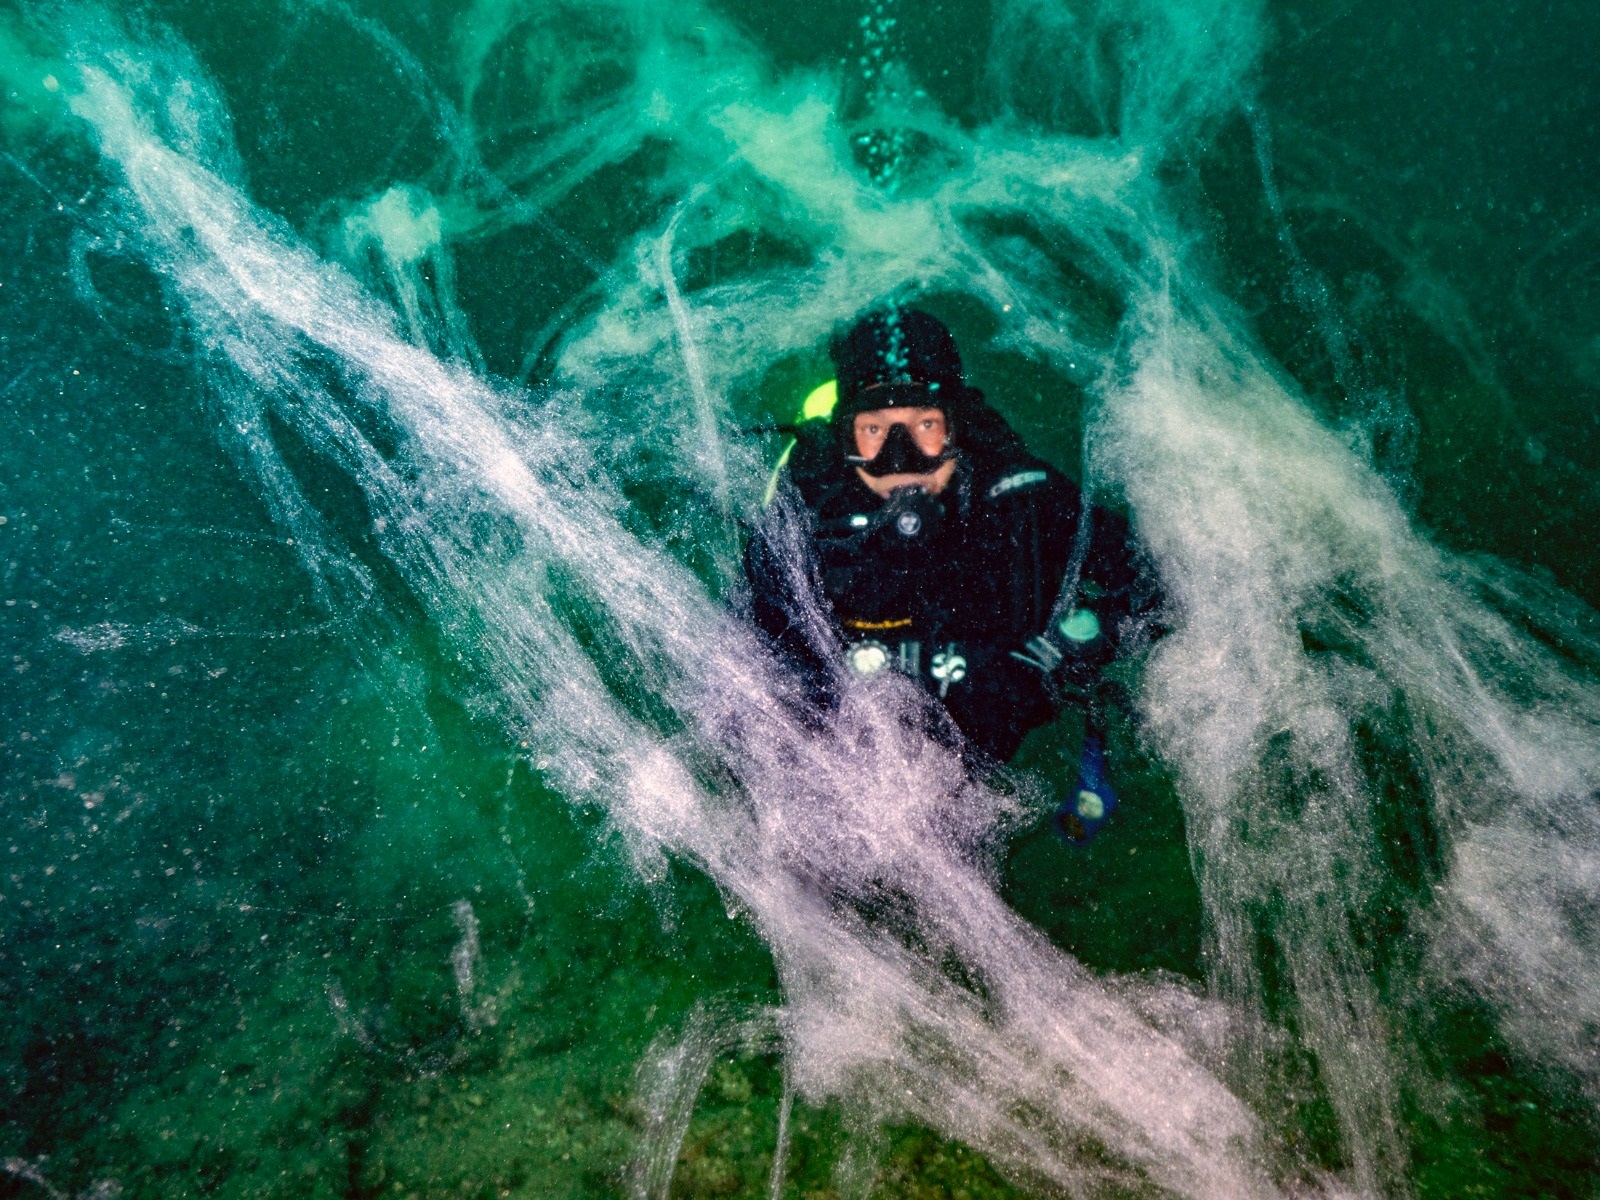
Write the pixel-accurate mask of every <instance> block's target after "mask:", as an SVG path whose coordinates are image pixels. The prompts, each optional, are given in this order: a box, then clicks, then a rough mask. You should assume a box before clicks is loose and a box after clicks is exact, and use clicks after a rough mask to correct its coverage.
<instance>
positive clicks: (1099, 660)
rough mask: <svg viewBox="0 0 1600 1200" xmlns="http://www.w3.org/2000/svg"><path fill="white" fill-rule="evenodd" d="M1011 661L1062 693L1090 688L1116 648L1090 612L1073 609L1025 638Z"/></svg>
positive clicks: (1012, 654) (1086, 609) (1013, 652)
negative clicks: (1024, 666) (1045, 627)
mask: <svg viewBox="0 0 1600 1200" xmlns="http://www.w3.org/2000/svg"><path fill="white" fill-rule="evenodd" d="M1011 657H1012V658H1014V659H1016V660H1017V661H1018V662H1021V663H1024V664H1025V665H1027V666H1029V667H1032V668H1033V669H1034V670H1036V671H1038V672H1039V673H1040V675H1041V676H1043V677H1044V678H1045V680H1046V681H1048V682H1049V683H1050V684H1052V685H1054V686H1055V687H1057V688H1059V689H1062V690H1081V689H1084V688H1089V687H1091V686H1092V685H1093V684H1094V682H1095V677H1096V676H1097V675H1098V674H1099V672H1100V669H1101V668H1102V667H1104V666H1105V665H1106V664H1107V663H1109V662H1110V661H1111V660H1112V659H1113V658H1115V657H1116V646H1115V644H1114V643H1113V642H1112V640H1111V638H1110V636H1109V635H1108V633H1107V632H1106V630H1105V629H1104V628H1102V626H1101V623H1100V618H1099V617H1098V616H1096V615H1095V611H1094V610H1093V609H1092V608H1088V607H1083V608H1074V609H1071V610H1070V611H1068V613H1067V614H1066V615H1065V616H1064V617H1061V618H1060V619H1059V620H1057V621H1055V622H1054V623H1052V624H1051V626H1050V627H1049V628H1047V629H1044V630H1042V631H1041V632H1039V633H1037V634H1035V635H1034V636H1033V637H1031V638H1029V639H1028V641H1027V642H1026V643H1024V644H1023V645H1022V646H1021V647H1020V648H1018V649H1016V650H1013V651H1011Z"/></svg>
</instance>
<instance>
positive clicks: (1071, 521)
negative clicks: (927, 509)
mask: <svg viewBox="0 0 1600 1200" xmlns="http://www.w3.org/2000/svg"><path fill="white" fill-rule="evenodd" d="M836 438H837V435H836V432H835V431H834V430H833V429H832V428H831V427H830V426H829V425H828V423H827V422H825V421H813V422H808V423H807V424H806V425H805V426H802V428H801V431H800V435H799V439H798V441H797V443H796V445H795V448H794V450H793V452H792V453H791V455H790V459H789V463H788V465H787V467H786V468H785V470H784V473H783V474H784V476H785V477H786V480H785V481H784V482H785V483H786V486H783V487H781V488H780V496H779V500H778V502H777V503H775V504H774V505H772V506H771V507H770V508H769V509H768V510H767V512H766V514H765V515H764V517H763V520H762V522H761V523H760V525H759V526H758V527H757V529H756V530H755V534H754V536H753V537H752V538H751V541H750V546H749V549H748V552H747V554H746V570H747V573H748V576H749V581H750V585H751V601H752V603H751V615H752V616H753V618H754V620H755V622H756V623H757V624H758V625H759V626H760V627H761V628H762V629H763V630H764V631H765V632H766V634H767V635H768V637H769V638H770V639H771V640H772V642H773V644H774V645H775V647H776V648H777V650H778V651H779V653H780V654H781V655H783V656H784V657H785V658H787V659H788V660H789V661H790V662H791V663H793V664H794V665H795V666H796V667H797V668H798V669H799V670H800V671H801V672H802V674H803V675H804V676H805V677H806V678H807V680H808V681H809V682H810V683H811V684H812V686H813V688H814V690H815V694H816V695H817V696H818V698H819V699H820V700H821V701H822V702H824V703H826V702H827V700H828V699H829V697H831V695H832V684H831V682H830V681H831V680H833V679H835V678H836V677H837V676H838V674H839V672H840V671H841V669H850V668H855V669H858V670H859V669H860V667H862V666H865V667H867V668H869V669H871V668H874V667H881V668H882V669H888V670H898V671H901V672H903V673H905V674H907V675H910V676H912V677H914V678H916V679H918V680H919V681H920V682H921V683H922V684H923V686H924V687H925V688H927V689H928V690H929V692H930V693H932V694H933V695H934V696H937V697H939V698H940V699H941V700H942V703H943V708H944V711H945V712H947V713H948V714H949V717H950V718H951V720H952V721H953V722H954V724H955V725H956V727H957V728H959V729H960V731H961V733H962V734H963V735H964V736H965V738H966V740H967V743H968V746H969V748H976V749H978V750H980V751H982V752H983V753H984V754H987V755H990V756H992V757H993V758H994V759H998V760H1000V761H1005V760H1007V759H1009V758H1010V757H1011V756H1012V755H1013V754H1015V753H1016V751H1017V748H1018V747H1019V746H1020V745H1021V743H1022V739H1023V738H1024V737H1025V736H1026V735H1027V733H1028V732H1029V731H1030V730H1032V729H1034V728H1035V727H1037V726H1039V725H1042V724H1045V723H1046V722H1048V721H1050V720H1052V719H1053V718H1054V717H1055V715H1056V714H1057V713H1058V712H1059V711H1060V708H1061V706H1062V704H1063V703H1064V702H1065V701H1066V700H1067V699H1068V698H1070V697H1071V696H1073V695H1074V694H1076V695H1078V696H1083V695H1084V694H1085V692H1086V690H1087V689H1088V688H1090V687H1092V684H1093V682H1094V679H1095V676H1096V674H1097V672H1098V669H1099V668H1100V667H1102V666H1103V665H1105V664H1106V663H1107V662H1109V661H1110V660H1111V659H1112V658H1113V657H1114V656H1115V655H1116V653H1117V650H1118V647H1119V645H1121V644H1122V643H1124V642H1125V641H1126V640H1127V639H1128V638H1129V637H1130V636H1132V635H1134V634H1135V633H1136V632H1137V631H1139V630H1141V629H1143V628H1144V627H1145V625H1146V623H1147V619H1148V614H1149V613H1150V612H1151V611H1152V610H1153V608H1154V607H1155V604H1156V589H1155V585H1154V581H1153V576H1152V575H1151V574H1150V573H1149V572H1148V571H1146V570H1143V569H1141V560H1140V557H1139V555H1138V554H1137V553H1136V551H1135V549H1134V547H1133V545H1132V543H1131V538H1130V533H1129V530H1128V525H1127V522H1126V521H1125V520H1123V519H1122V518H1121V517H1119V516H1117V515H1116V514H1114V513H1111V512H1109V511H1106V510H1104V509H1101V508H1099V507H1096V506H1091V507H1090V508H1089V510H1088V527H1087V529H1083V530H1081V531H1080V516H1081V514H1082V511H1083V505H1082V499H1081V495H1080V493H1079V491H1078V488H1077V487H1076V486H1075V485H1074V484H1073V483H1072V482H1071V481H1070V480H1068V479H1067V478H1066V477H1065V476H1063V475H1062V474H1061V473H1060V472H1059V471H1057V470H1055V469H1054V468H1053V467H1051V466H1049V464H1047V463H1045V462H1043V461H1042V460H1040V459H1038V458H1035V457H1034V456H1033V455H1031V454H1029V453H1028V452H1027V450H1026V448H1025V447H1024V446H1023V445H1022V442H1021V440H1020V439H1019V438H1018V437H1017V436H1016V435H1015V434H1014V433H1013V432H1012V431H1011V429H1010V428H1009V427H1008V426H1007V425H1006V424H1005V421H1004V420H1003V419H1002V418H1001V417H1000V416H999V414H998V413H996V412H995V411H994V410H993V409H992V408H989V407H988V406H987V405H982V406H981V407H979V408H978V409H977V410H976V411H974V412H969V413H967V414H964V416H963V420H962V425H961V429H960V434H959V441H958V443H957V444H958V446H959V451H958V454H957V458H956V462H957V466H956V473H955V476H954V478H953V479H952V481H951V482H950V484H949V485H948V486H947V487H946V488H945V489H944V491H943V492H942V493H941V494H940V496H939V497H938V504H939V507H940V509H941V510H942V511H941V512H940V513H936V514H932V515H933V516H934V517H935V518H942V519H937V520H936V521H930V522H929V524H930V525H931V524H935V523H936V524H937V525H938V529H937V532H936V533H934V534H932V535H931V536H928V537H925V538H921V539H916V540H913V541H907V540H906V539H904V538H898V537H895V536H894V534H893V531H892V530H891V529H889V528H886V527H885V526H886V523H885V522H884V521H883V514H884V512H885V502H884V501H883V500H882V499H881V498H880V497H879V496H878V495H876V494H875V493H874V492H873V491H872V490H871V489H869V488H868V487H867V486H866V485H865V484H863V483H862V482H861V479H860V477H859V476H858V475H857V474H856V471H855V469H854V468H853V467H851V466H849V465H848V464H847V463H845V462H844V460H843V457H842V455H841V454H840V453H839V450H838V443H837V440H836ZM791 489H792V490H791ZM925 502H926V501H925ZM925 515H926V514H925ZM1080 539H1081V540H1080ZM785 548H787V549H785ZM797 559H798V560H799V561H796V560H797ZM1069 573H1074V578H1075V580H1076V584H1075V586H1074V588H1073V589H1072V590H1071V591H1070V593H1069V594H1068V595H1067V596H1066V597H1065V601H1064V603H1062V604H1061V605H1060V607H1058V598H1060V597H1061V594H1062V585H1063V581H1064V579H1066V577H1067V576H1068V574H1069ZM802 589H805V590H809V591H811V592H812V593H813V599H812V602H811V603H809V604H808V603H807V598H806V597H804V596H802V595H799V594H797V593H798V592H800V591H801V590H802ZM816 596H820V598H821V599H822V600H823V601H824V603H821V604H818V603H816V602H815V599H814V597H816ZM1074 609H1077V610H1082V609H1087V610H1089V611H1090V612H1092V613H1093V614H1094V616H1095V618H1096V619H1097V620H1098V625H1099V633H1098V634H1097V635H1095V636H1093V637H1090V638H1085V639H1075V638H1072V637H1067V636H1063V635H1062V634H1061V632H1060V629H1059V624H1060V618H1061V617H1062V616H1063V615H1064V614H1065V613H1067V612H1069V611H1071V610H1074ZM1053 616H1054V618H1055V621H1052V617H1053ZM1090 624H1091V625H1092V624H1093V623H1092V622H1091V623H1090ZM819 626H825V627H824V628H819ZM1082 626H1083V619H1082V618H1080V620H1079V623H1078V625H1077V626H1076V627H1075V631H1076V632H1078V633H1079V634H1080V635H1081V633H1082ZM1046 631H1049V634H1050V636H1049V637H1048V639H1047V640H1046V644H1041V643H1040V641H1039V640H1038V639H1039V636H1040V635H1041V634H1042V633H1046ZM841 659H842V660H843V664H847V666H844V665H842V664H841V662H840V660H841ZM830 660H831V661H830Z"/></svg>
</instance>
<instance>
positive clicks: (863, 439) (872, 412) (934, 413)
mask: <svg viewBox="0 0 1600 1200" xmlns="http://www.w3.org/2000/svg"><path fill="white" fill-rule="evenodd" d="M896 425H904V426H905V427H906V431H907V432H908V433H910V435H911V440H912V441H913V442H915V443H916V445H917V449H919V450H921V451H922V452H923V453H924V454H926V455H928V456H929V457H930V458H931V457H933V456H935V455H938V454H942V453H944V449H945V446H946V445H947V444H948V443H949V441H950V428H949V425H948V424H947V423H946V421H945V416H944V410H943V409H939V408H914V407H912V406H910V405H903V406H897V407H895V408H874V409H869V410H868V411H866V412H861V413H857V414H856V415H855V439H856V454H858V455H859V456H860V457H862V458H867V459H871V458H876V457H877V456H878V451H880V450H882V449H883V444H884V442H886V441H888V439H889V431H890V430H891V429H892V428H894V427H895V426H896ZM955 470H956V464H955V463H954V462H953V461H946V462H942V463H940V464H939V467H938V469H937V470H934V471H930V472H928V473H927V474H923V475H869V474H867V473H866V472H865V471H863V470H862V469H861V468H860V467H857V468H856V474H857V475H858V476H859V477H860V478H861V481H862V482H863V483H865V484H866V485H867V486H868V487H869V488H871V489H872V490H873V491H875V492H877V493H878V495H880V496H887V495H888V494H889V493H890V492H892V491H894V490H895V488H900V487H906V486H908V485H910V486H916V487H921V488H925V489H927V491H929V492H931V493H933V494H934V495H938V494H939V493H940V492H941V491H943V490H944V488H945V485H946V484H948V483H949V482H950V479H951V477H952V476H953V475H954V474H955Z"/></svg>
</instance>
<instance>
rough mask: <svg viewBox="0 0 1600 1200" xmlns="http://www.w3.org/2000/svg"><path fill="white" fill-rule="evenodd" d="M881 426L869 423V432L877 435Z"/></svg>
mask: <svg viewBox="0 0 1600 1200" xmlns="http://www.w3.org/2000/svg"><path fill="white" fill-rule="evenodd" d="M880 428H881V426H878V425H868V426H867V432H868V433H870V434H873V435H874V436H876V435H877V432H878V430H879V429H880Z"/></svg>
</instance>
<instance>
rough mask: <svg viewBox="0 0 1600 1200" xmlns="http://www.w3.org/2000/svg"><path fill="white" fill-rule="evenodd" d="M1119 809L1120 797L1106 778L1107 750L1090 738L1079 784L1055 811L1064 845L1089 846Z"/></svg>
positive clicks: (1058, 831) (1096, 738)
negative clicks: (1066, 843) (1118, 801)
mask: <svg viewBox="0 0 1600 1200" xmlns="http://www.w3.org/2000/svg"><path fill="white" fill-rule="evenodd" d="M1116 807H1117V796H1116V793H1115V792H1113V791H1112V790H1111V781H1110V780H1109V779H1108V778H1107V777H1106V752H1105V747H1104V746H1103V745H1102V744H1101V742H1100V739H1099V738H1098V737H1097V736H1095V735H1094V734H1090V735H1089V736H1088V737H1086V738H1084V740H1083V759H1082V761H1080V762H1079V764H1078V782H1077V784H1076V785H1075V786H1074V787H1073V789H1072V793H1071V795H1069V796H1068V797H1067V799H1066V800H1064V801H1063V802H1062V804H1061V807H1060V808H1058V809H1057V810H1056V817H1055V825H1056V832H1057V833H1059V834H1060V835H1061V838H1062V840H1063V841H1066V842H1070V843H1071V844H1072V845H1074V846H1085V845H1088V843H1089V841H1090V839H1091V838H1093V837H1094V835H1095V834H1097V833H1099V832H1100V826H1102V825H1104V824H1105V823H1106V820H1107V819H1108V818H1109V817H1110V816H1111V814H1112V813H1113V812H1115V811H1116Z"/></svg>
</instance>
